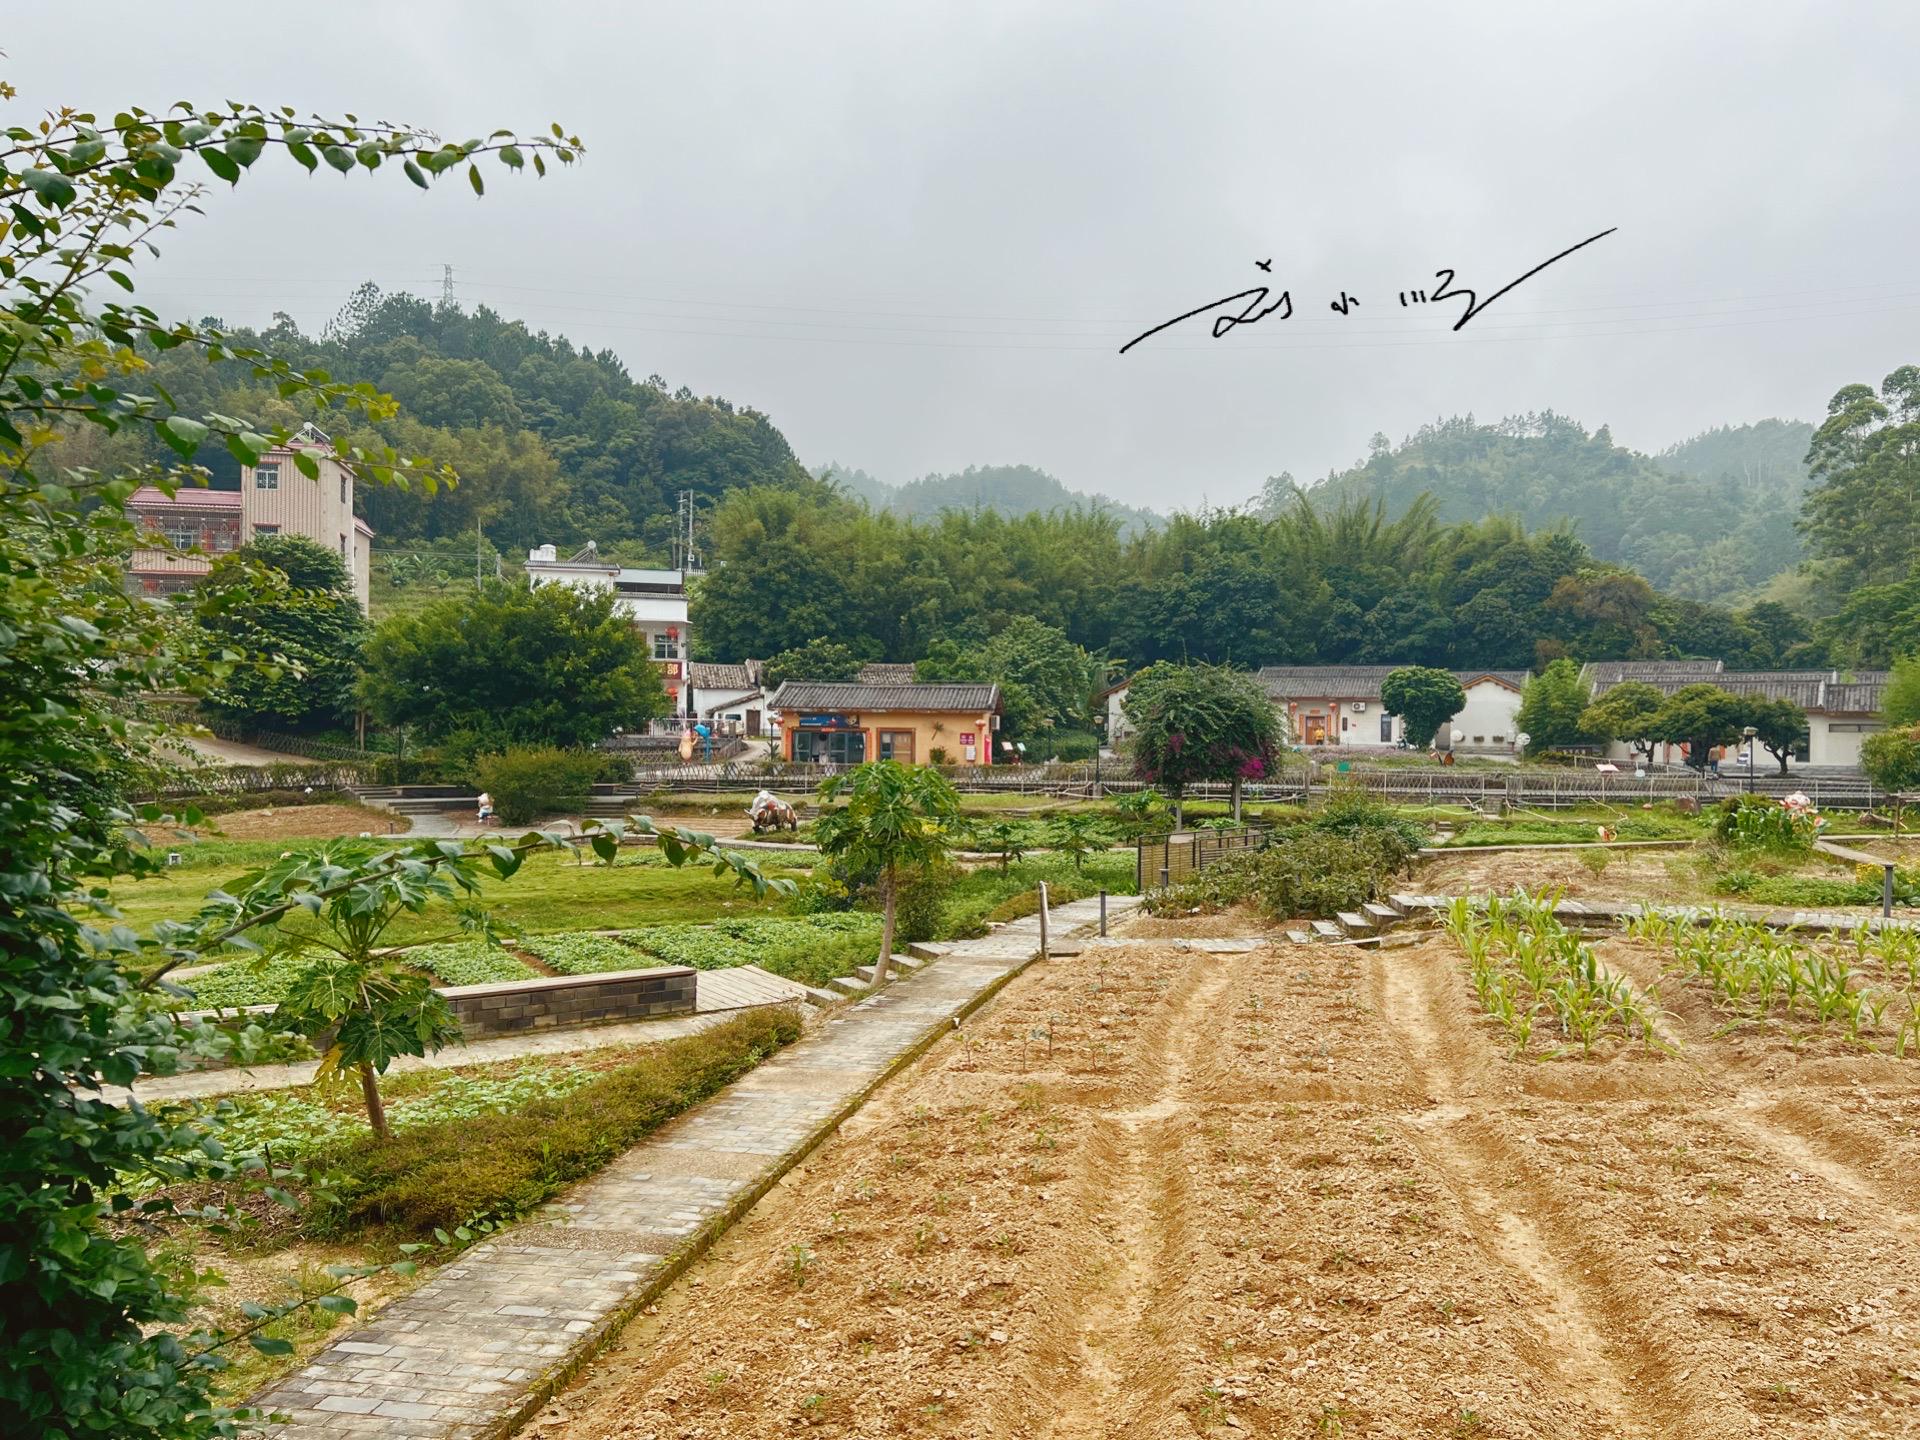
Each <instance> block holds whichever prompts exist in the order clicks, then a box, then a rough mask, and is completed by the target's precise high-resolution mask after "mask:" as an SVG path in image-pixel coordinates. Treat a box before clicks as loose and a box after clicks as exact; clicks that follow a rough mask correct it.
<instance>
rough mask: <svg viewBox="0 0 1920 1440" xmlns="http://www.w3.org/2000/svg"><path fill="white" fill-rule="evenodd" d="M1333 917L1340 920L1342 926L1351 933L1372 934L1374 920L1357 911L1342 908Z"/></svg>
mask: <svg viewBox="0 0 1920 1440" xmlns="http://www.w3.org/2000/svg"><path fill="white" fill-rule="evenodd" d="M1333 918H1334V919H1335V920H1337V921H1339V922H1340V928H1341V929H1342V930H1344V931H1346V932H1347V934H1349V935H1371V934H1372V933H1373V921H1371V920H1369V919H1368V918H1367V917H1366V916H1365V915H1361V914H1358V913H1356V912H1355V911H1352V910H1342V911H1340V912H1339V913H1338V914H1336V915H1335V916H1334V917H1333Z"/></svg>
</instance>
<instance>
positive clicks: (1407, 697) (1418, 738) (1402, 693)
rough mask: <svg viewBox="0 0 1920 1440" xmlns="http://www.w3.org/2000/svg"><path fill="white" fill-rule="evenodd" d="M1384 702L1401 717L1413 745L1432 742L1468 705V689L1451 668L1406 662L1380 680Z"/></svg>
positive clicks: (1391, 712)
mask: <svg viewBox="0 0 1920 1440" xmlns="http://www.w3.org/2000/svg"><path fill="white" fill-rule="evenodd" d="M1380 703H1381V705H1382V706H1384V707H1385V709H1386V712H1387V713H1388V714H1389V715H1398V716H1399V717H1400V720H1401V724H1402V726H1403V727H1404V729H1405V733H1406V737H1407V740H1408V741H1409V742H1410V743H1411V744H1414V745H1431V744H1433V737H1434V736H1435V734H1437V733H1438V732H1439V730H1440V727H1441V726H1443V725H1445V724H1446V723H1447V722H1448V721H1449V720H1451V719H1453V717H1454V716H1456V715H1458V714H1459V713H1460V711H1461V710H1462V709H1463V708H1464V707H1465V706H1466V703H1467V692H1466V689H1465V688H1464V687H1463V686H1462V685H1461V684H1460V681H1459V680H1458V679H1457V678H1455V676H1454V675H1453V674H1452V673H1451V672H1449V671H1446V670H1435V669H1433V668H1431V667H1429V666H1426V665H1404V666H1402V667H1401V668H1400V669H1398V670H1395V671H1393V672H1392V673H1391V674H1390V675H1388V676H1387V678H1386V679H1384V680H1382V681H1381V682H1380Z"/></svg>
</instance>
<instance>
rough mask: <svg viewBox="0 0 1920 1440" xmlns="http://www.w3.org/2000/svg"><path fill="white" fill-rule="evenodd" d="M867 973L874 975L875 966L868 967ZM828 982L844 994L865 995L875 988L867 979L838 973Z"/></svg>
mask: <svg viewBox="0 0 1920 1440" xmlns="http://www.w3.org/2000/svg"><path fill="white" fill-rule="evenodd" d="M867 973H868V975H872V973H873V967H872V966H871V965H869V966H868V967H867ZM827 983H828V984H829V985H831V986H833V988H834V989H836V990H838V991H840V993H841V994H843V995H864V994H866V993H867V991H869V990H871V989H872V988H873V986H871V985H870V984H868V983H867V981H865V980H861V979H857V978H856V977H854V976H852V975H836V976H834V977H833V979H831V980H829V981H828V982H827Z"/></svg>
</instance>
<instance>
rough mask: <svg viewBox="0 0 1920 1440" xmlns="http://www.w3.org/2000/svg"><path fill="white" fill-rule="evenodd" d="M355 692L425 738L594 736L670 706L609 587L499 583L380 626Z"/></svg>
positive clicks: (390, 721) (547, 741) (527, 740)
mask: <svg viewBox="0 0 1920 1440" xmlns="http://www.w3.org/2000/svg"><path fill="white" fill-rule="evenodd" d="M361 695H362V698H363V699H364V700H365V702H366V705H367V708H368V709H369V710H370V711H372V713H373V715H374V717H375V718H376V719H377V720H379V721H380V723H381V724H383V725H409V726H416V727H418V728H419V730H420V731H421V733H422V734H423V735H424V736H425V737H426V738H427V739H428V740H435V739H440V738H443V737H445V736H448V735H451V734H454V733H456V732H459V731H470V732H472V733H474V734H476V735H484V736H491V737H494V738H496V739H497V740H499V741H501V742H512V743H515V744H530V745H557V746H560V747H563V748H566V747H578V746H584V745H594V744H598V743H599V742H600V741H602V740H604V739H606V738H607V736H609V735H611V734H612V733H613V731H614V730H615V728H616V727H619V728H625V729H634V728H636V727H639V726H642V725H644V724H646V722H647V721H649V720H651V719H653V718H654V717H656V716H659V715H664V714H666V713H667V709H668V704H667V695H666V689H665V687H664V686H663V685H662V684H661V683H660V675H659V672H658V671H657V670H656V669H655V668H654V666H653V660H652V657H651V656H650V655H649V654H648V653H647V645H646V640H645V637H643V636H642V635H641V633H640V632H639V631H638V630H636V629H635V628H634V627H633V625H632V624H630V623H629V622H628V621H627V620H626V619H625V618H624V617H622V616H621V615H620V614H619V613H618V611H617V610H616V609H615V607H614V597H613V594H612V592H610V591H586V590H577V589H575V588H573V587H572V586H570V585H560V584H550V585H539V586H532V587H529V586H526V585H514V584H509V583H506V582H494V583H491V584H489V585H488V586H487V587H486V588H485V589H484V590H482V591H480V592H478V593H477V594H462V595H459V596H455V597H453V598H450V599H447V600H442V601H439V602H437V603H435V604H433V605H429V606H427V607H426V608H425V609H423V610H420V611H417V612H415V613H414V614H411V615H396V616H394V617H392V618H391V619H389V620H386V621H385V622H383V623H382V624H381V625H380V626H378V627H377V628H376V629H375V630H374V632H373V636H372V638H371V639H369V640H368V642H367V647H366V659H365V674H364V677H363V679H362V681H361Z"/></svg>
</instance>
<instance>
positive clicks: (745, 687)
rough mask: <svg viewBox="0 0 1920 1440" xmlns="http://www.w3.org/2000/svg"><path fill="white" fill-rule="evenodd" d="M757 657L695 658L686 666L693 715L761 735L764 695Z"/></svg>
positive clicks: (728, 728) (732, 729) (731, 730)
mask: <svg viewBox="0 0 1920 1440" xmlns="http://www.w3.org/2000/svg"><path fill="white" fill-rule="evenodd" d="M763 663H764V662H762V661H759V660H742V661H741V662H740V663H739V664H737V665H721V664H714V663H710V662H707V661H702V660H695V661H693V662H692V663H691V664H689V665H688V666H687V685H688V687H689V689H688V693H689V694H690V695H691V697H692V702H691V709H692V714H693V715H694V717H695V718H696V719H701V720H706V721H708V722H710V723H713V724H715V726H716V728H718V729H720V730H722V731H725V732H727V733H730V734H735V735H748V736H754V735H760V734H762V733H764V732H765V730H766V728H767V709H768V706H767V697H766V694H765V691H764V688H763V686H762V685H761V666H762V664H763Z"/></svg>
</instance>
